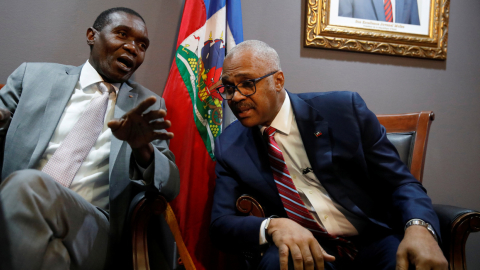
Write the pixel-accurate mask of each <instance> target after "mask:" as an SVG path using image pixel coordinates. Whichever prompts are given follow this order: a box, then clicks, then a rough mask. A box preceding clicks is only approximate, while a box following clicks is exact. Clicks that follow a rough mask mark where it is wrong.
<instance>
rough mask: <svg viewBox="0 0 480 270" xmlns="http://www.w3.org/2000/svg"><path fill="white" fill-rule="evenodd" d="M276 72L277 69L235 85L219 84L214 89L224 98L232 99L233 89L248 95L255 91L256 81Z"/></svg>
mask: <svg viewBox="0 0 480 270" xmlns="http://www.w3.org/2000/svg"><path fill="white" fill-rule="evenodd" d="M277 72H278V70H277V71H274V72H271V73H268V74H267V75H264V76H262V77H260V78H256V79H249V80H245V81H243V82H240V83H239V84H237V85H220V86H219V87H217V88H215V89H216V90H217V92H218V93H219V94H220V96H222V98H223V99H225V100H230V99H232V98H233V96H234V95H235V91H238V92H239V93H240V94H242V95H244V96H246V97H248V96H251V95H253V94H255V93H256V92H257V86H256V84H257V82H259V81H261V80H262V79H264V78H266V77H268V76H271V75H273V74H275V73H277Z"/></svg>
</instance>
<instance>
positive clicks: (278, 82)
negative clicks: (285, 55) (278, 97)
mask: <svg viewBox="0 0 480 270" xmlns="http://www.w3.org/2000/svg"><path fill="white" fill-rule="evenodd" d="M274 76H275V77H274V78H275V90H276V91H277V92H280V91H282V89H283V85H284V83H285V77H284V76H283V71H281V70H279V71H278V72H277V73H276V74H275V75H274Z"/></svg>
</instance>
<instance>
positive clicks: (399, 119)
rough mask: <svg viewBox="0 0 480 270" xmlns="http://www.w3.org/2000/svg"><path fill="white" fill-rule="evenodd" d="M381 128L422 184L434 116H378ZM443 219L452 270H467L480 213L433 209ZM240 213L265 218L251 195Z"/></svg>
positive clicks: (445, 249)
mask: <svg viewBox="0 0 480 270" xmlns="http://www.w3.org/2000/svg"><path fill="white" fill-rule="evenodd" d="M377 118H378V120H379V121H380V124H382V125H383V126H384V127H385V128H386V130H387V137H388V139H389V140H390V141H391V142H392V143H393V145H395V147H396V148H397V151H398V153H399V155H400V159H401V160H402V161H403V162H404V163H405V164H406V165H407V166H408V167H409V168H410V172H411V173H412V174H413V176H414V177H415V178H416V179H417V180H418V181H420V182H422V180H423V179H422V178H423V168H424V165H425V156H426V152H427V142H428V134H429V131H430V125H431V123H432V121H433V120H434V119H435V117H434V114H433V112H431V111H422V112H418V113H405V114H392V115H377ZM433 207H434V209H435V212H436V213H437V215H438V217H439V219H440V227H441V228H440V230H441V234H442V240H443V241H442V245H441V248H442V250H443V253H444V254H445V257H446V258H447V260H448V262H449V267H450V269H451V270H460V269H467V265H466V259H465V244H466V242H467V238H468V236H469V234H470V233H471V232H478V231H480V212H477V211H474V210H470V209H463V208H459V207H454V206H448V205H433ZM237 210H238V211H240V212H241V213H244V214H246V215H254V216H259V217H265V214H264V213H265V210H264V209H263V208H262V206H261V205H260V204H259V203H258V201H256V200H255V199H254V198H252V197H251V196H249V195H242V196H240V197H239V198H238V200H237Z"/></svg>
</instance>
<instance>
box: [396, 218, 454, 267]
mask: <svg viewBox="0 0 480 270" xmlns="http://www.w3.org/2000/svg"><path fill="white" fill-rule="evenodd" d="M409 263H410V264H413V265H415V269H419V270H430V269H434V270H447V269H448V263H447V259H445V256H443V253H442V250H441V249H440V247H439V246H438V243H437V242H436V241H435V239H434V238H433V236H432V235H431V234H430V232H429V231H428V230H427V229H426V228H425V227H422V226H410V227H408V228H407V230H406V231H405V236H404V237H403V240H402V242H400V245H399V246H398V250H397V266H396V269H397V270H407V269H409V268H408V267H409Z"/></svg>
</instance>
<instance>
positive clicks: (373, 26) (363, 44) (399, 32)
mask: <svg viewBox="0 0 480 270" xmlns="http://www.w3.org/2000/svg"><path fill="white" fill-rule="evenodd" d="M306 1H307V5H306V8H307V12H306V27H305V29H306V35H305V46H307V47H316V48H325V49H338V50H346V51H355V52H366V53H379V54H388V55H396V56H409V57H419V58H430V59H438V60H445V59H446V58H447V41H448V18H449V12H450V0H306Z"/></svg>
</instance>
